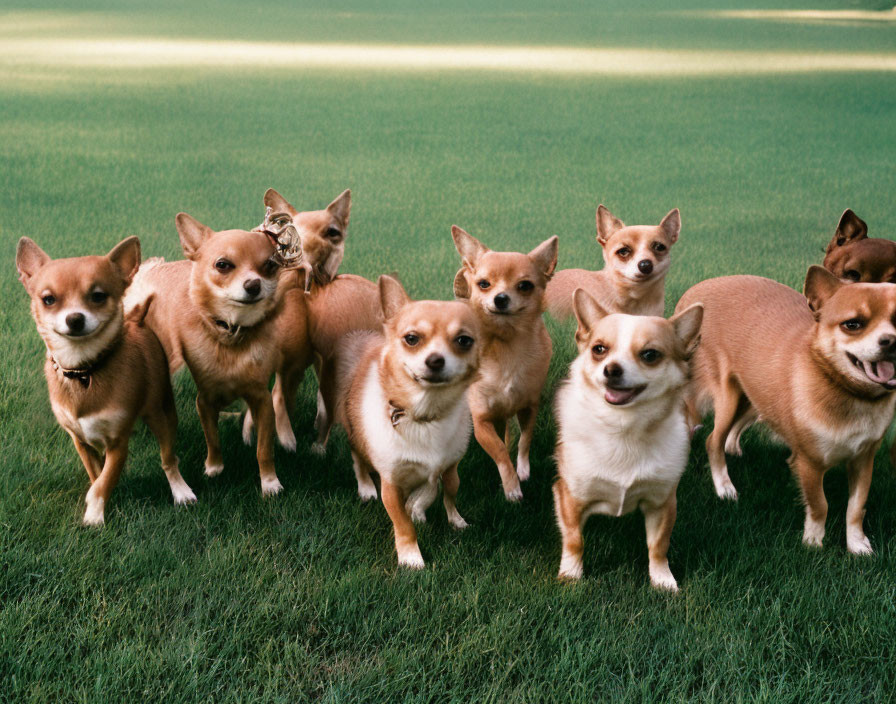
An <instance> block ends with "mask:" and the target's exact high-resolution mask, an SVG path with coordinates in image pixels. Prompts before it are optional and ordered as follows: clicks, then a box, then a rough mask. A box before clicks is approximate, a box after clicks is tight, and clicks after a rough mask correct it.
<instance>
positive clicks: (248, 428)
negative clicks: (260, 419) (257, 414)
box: [243, 411, 255, 445]
mask: <svg viewBox="0 0 896 704" xmlns="http://www.w3.org/2000/svg"><path fill="white" fill-rule="evenodd" d="M253 431H254V423H253V422H252V414H251V413H250V412H249V411H246V417H245V418H243V443H244V444H246V445H251V444H252V439H253V437H254V435H255V433H254V432H253Z"/></svg>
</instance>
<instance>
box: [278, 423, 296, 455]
mask: <svg viewBox="0 0 896 704" xmlns="http://www.w3.org/2000/svg"><path fill="white" fill-rule="evenodd" d="M277 441H278V442H279V443H280V447H282V448H283V449H284V450H287V451H288V452H295V451H296V434H295V433H294V432H292V428H289V427H287V428H285V429H284V430H282V431H281V430H278V431H277Z"/></svg>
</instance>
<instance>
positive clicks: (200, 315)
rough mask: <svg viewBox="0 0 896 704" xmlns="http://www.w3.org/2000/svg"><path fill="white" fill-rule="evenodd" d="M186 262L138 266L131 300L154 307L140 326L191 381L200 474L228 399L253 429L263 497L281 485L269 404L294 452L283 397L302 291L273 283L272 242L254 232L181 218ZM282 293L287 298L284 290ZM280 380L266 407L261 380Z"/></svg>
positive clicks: (301, 333) (214, 454)
mask: <svg viewBox="0 0 896 704" xmlns="http://www.w3.org/2000/svg"><path fill="white" fill-rule="evenodd" d="M176 225H177V232H178V235H179V236H180V241H181V245H182V247H183V251H184V255H185V256H186V257H187V260H186V261H178V262H170V263H164V262H162V263H160V262H159V261H150V262H147V263H146V264H145V265H144V266H143V267H141V269H140V272H139V274H138V277H137V281H136V282H135V291H134V295H133V298H132V300H133V301H139V300H140V298H141V297H142V296H144V295H146V294H147V293H154V294H155V299H154V302H153V305H152V306H151V308H150V311H149V314H148V316H147V321H148V323H149V324H150V325H151V327H152V328H153V330H155V332H156V334H157V335H158V336H159V339H160V340H161V341H162V345H163V346H164V347H165V350H166V352H167V353H168V359H169V363H170V366H171V372H172V373H174V372H175V371H177V370H178V369H179V368H180V367H181V366H183V364H184V363H186V365H187V366H188V367H189V369H190V373H191V374H192V375H193V379H194V380H195V381H196V386H197V389H198V396H197V397H196V408H197V410H198V411H199V419H200V421H201V422H202V429H203V431H204V433H205V440H206V445H207V447H208V456H207V458H206V461H205V473H206V475H207V476H209V477H213V476H216V475H217V474H219V473H220V472H221V471H222V470H223V469H224V463H223V459H222V457H221V445H220V441H219V438H218V417H219V415H220V413H221V411H222V410H223V409H224V407H225V406H227V405H228V404H230V403H231V402H233V401H234V400H236V399H238V398H242V399H244V400H245V401H246V402H247V404H248V405H249V409H250V411H251V413H252V417H253V419H254V422H255V423H256V424H257V426H258V430H259V432H258V447H257V453H256V454H257V458H258V469H259V473H260V475H261V491H262V494H264V495H271V494H276V493H278V492H279V491H280V490H281V489H282V488H283V487H282V485H281V484H280V481H279V480H278V479H277V474H276V471H275V469H274V452H273V435H274V428H275V416H274V405H275V404H276V405H277V407H278V408H280V409H281V410H280V417H282V418H284V419H285V423H283V424H282V425H280V424H278V425H276V430H277V435H278V437H279V439H280V442H281V444H283V445H284V447H287V448H291V449H292V448H295V444H296V441H295V435H294V434H293V431H292V428H291V426H290V425H289V414H288V412H287V410H286V403H287V399H290V398H292V396H291V395H290V394H292V395H294V394H295V387H296V386H298V383H299V382H300V381H301V379H302V376H303V375H304V371H305V369H306V368H307V366H308V364H309V363H310V360H311V346H310V344H309V341H308V331H307V323H306V313H305V306H304V301H303V299H302V297H303V295H304V294H303V293H302V292H301V290H297V289H295V288H293V287H291V286H285V285H283V284H282V278H286V277H281V266H280V264H279V263H278V261H277V259H276V257H275V253H276V249H275V246H274V244H273V242H272V241H271V240H270V238H269V237H267V236H266V235H265V234H263V233H260V232H246V231H244V230H224V231H221V232H215V231H213V230H212V229H211V228H209V227H206V226H205V225H203V224H202V223H200V222H198V221H197V220H195V219H194V218H192V217H190V216H189V215H187V214H186V213H180V214H178V216H177V218H176ZM284 289H287V290H284ZM277 371H280V372H281V375H282V376H281V378H279V379H278V381H277V384H276V385H275V387H274V395H273V399H272V396H271V392H270V391H269V390H268V382H269V381H270V379H271V377H272V376H273V375H274V373H275V372H277Z"/></svg>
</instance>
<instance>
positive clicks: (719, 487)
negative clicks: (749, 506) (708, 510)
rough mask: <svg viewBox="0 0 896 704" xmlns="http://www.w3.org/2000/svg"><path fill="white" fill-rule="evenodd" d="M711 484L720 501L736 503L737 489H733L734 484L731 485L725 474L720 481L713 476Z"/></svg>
mask: <svg viewBox="0 0 896 704" xmlns="http://www.w3.org/2000/svg"><path fill="white" fill-rule="evenodd" d="M712 483H713V484H714V485H715V487H716V495H717V496H718V497H719V498H720V499H726V500H729V501H737V489H735V488H734V484H732V483H731V479H730V477H729V476H728V473H727V472H726V473H725V476H724V477H722V478H721V479H716V477H715V476H713V478H712Z"/></svg>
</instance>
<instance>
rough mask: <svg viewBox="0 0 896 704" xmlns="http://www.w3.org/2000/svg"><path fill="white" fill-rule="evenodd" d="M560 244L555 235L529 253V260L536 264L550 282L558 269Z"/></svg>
mask: <svg viewBox="0 0 896 704" xmlns="http://www.w3.org/2000/svg"><path fill="white" fill-rule="evenodd" d="M558 242H559V240H558V239H557V235H554V236H553V237H551V238H550V239H547V240H545V241H544V242H542V243H541V244H540V245H538V246H537V247H536V248H535V249H533V250H532V251H531V252H529V259H531V260H532V261H533V262H535V266H537V267H538V270H539V271H540V272H541V273H542V274H544V278H545V279H548V280H550V278H551V277H552V276H553V275H554V269H556V268H557V250H558V246H559V245H558Z"/></svg>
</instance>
